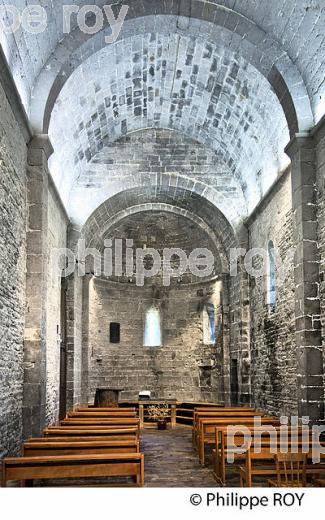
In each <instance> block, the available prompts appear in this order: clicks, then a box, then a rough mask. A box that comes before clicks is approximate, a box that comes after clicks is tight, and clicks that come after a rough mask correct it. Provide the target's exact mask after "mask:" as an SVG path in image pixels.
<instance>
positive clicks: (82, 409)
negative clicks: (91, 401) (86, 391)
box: [72, 406, 137, 413]
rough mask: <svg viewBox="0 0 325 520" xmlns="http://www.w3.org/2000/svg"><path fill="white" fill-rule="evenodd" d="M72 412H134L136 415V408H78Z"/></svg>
mask: <svg viewBox="0 0 325 520" xmlns="http://www.w3.org/2000/svg"><path fill="white" fill-rule="evenodd" d="M72 411H73V412H134V413H136V411H137V410H136V408H134V407H129V408H119V407H115V408H113V407H110V408H99V407H96V408H95V407H94V406H93V407H84V406H80V407H79V406H78V407H77V408H75V409H74V410H72Z"/></svg>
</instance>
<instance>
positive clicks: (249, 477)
mask: <svg viewBox="0 0 325 520" xmlns="http://www.w3.org/2000/svg"><path fill="white" fill-rule="evenodd" d="M312 448H313V446H312V445H310V451H309V454H307V456H308V459H309V463H308V464H307V475H317V476H318V475H319V474H320V473H322V472H325V463H323V462H321V463H317V464H313V463H311V461H310V459H311V454H312ZM320 457H321V460H322V461H324V462H325V454H321V455H320ZM256 462H260V463H262V464H259V465H256ZM276 474H277V470H276V465H275V459H274V452H273V450H271V449H270V446H263V447H262V450H261V453H255V452H254V449H253V448H250V449H249V450H247V452H246V454H245V465H244V466H240V467H239V478H240V486H241V487H252V484H253V477H254V476H259V477H261V476H263V477H265V476H274V475H276Z"/></svg>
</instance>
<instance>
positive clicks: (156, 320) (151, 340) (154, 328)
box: [144, 307, 161, 347]
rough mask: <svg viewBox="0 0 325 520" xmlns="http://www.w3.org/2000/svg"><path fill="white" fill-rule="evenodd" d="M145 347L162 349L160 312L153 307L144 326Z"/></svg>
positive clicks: (148, 312)
mask: <svg viewBox="0 0 325 520" xmlns="http://www.w3.org/2000/svg"><path fill="white" fill-rule="evenodd" d="M144 346H145V347H161V319H160V310H159V309H158V308H156V307H152V308H151V309H149V310H148V311H147V312H146V316H145V324H144Z"/></svg>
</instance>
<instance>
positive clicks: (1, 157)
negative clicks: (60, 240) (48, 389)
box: [0, 86, 27, 458]
mask: <svg viewBox="0 0 325 520" xmlns="http://www.w3.org/2000/svg"><path fill="white" fill-rule="evenodd" d="M26 162H27V150H26V144H25V140H24V137H23V135H22V133H21V130H20V128H19V126H18V123H17V122H16V121H15V118H14V116H13V113H12V111H11V108H10V106H9V104H8V102H7V99H6V97H5V94H4V92H3V90H2V87H1V86H0V458H1V457H2V456H3V455H6V454H16V453H17V452H18V450H19V447H20V444H21V438H22V415H21V409H22V397H23V396H22V389H23V369H22V367H23V337H24V309H25V282H26Z"/></svg>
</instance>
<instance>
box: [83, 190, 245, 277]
mask: <svg viewBox="0 0 325 520" xmlns="http://www.w3.org/2000/svg"><path fill="white" fill-rule="evenodd" d="M140 196H141V198H142V200H141V203H140V204H138V203H137V202H138V201H139V197H140ZM150 210H153V211H154V210H160V211H166V212H171V213H174V214H176V215H181V216H184V217H185V218H187V219H189V220H191V221H192V222H194V223H195V224H196V225H198V226H199V227H200V228H201V229H202V230H203V231H204V232H205V233H206V234H208V235H209V236H210V237H211V238H212V240H213V242H214V243H215V245H216V249H217V250H218V253H219V256H220V263H221V266H222V270H223V272H224V273H228V272H229V257H230V249H231V248H233V247H236V246H237V243H238V239H237V237H236V234H235V232H234V230H233V228H232V226H231V224H230V223H229V221H228V220H227V218H226V217H225V216H224V214H223V213H222V212H221V211H220V209H218V208H217V207H216V206H214V205H213V204H212V203H211V202H209V201H207V200H205V199H204V197H203V196H201V195H197V194H193V192H191V191H189V190H186V189H185V188H182V189H178V192H177V196H176V197H175V189H174V188H173V187H171V186H164V187H163V189H162V190H161V191H160V192H157V190H156V187H155V186H151V189H150V190H148V191H147V193H143V191H142V189H141V188H139V187H138V188H131V189H126V190H125V191H121V192H119V193H117V194H116V195H114V196H113V197H111V198H109V199H107V200H105V201H104V202H103V203H102V204H101V205H99V206H98V207H97V208H96V209H95V211H94V212H93V213H92V214H91V216H90V217H89V218H88V220H87V221H86V222H85V224H84V226H83V227H82V230H81V235H82V237H83V238H84V239H85V241H86V244H87V246H89V247H96V246H100V242H101V240H102V237H103V236H104V234H105V233H106V232H107V230H108V229H109V228H110V227H111V226H112V225H113V224H114V223H116V222H118V221H120V220H121V219H123V218H125V217H126V216H129V215H131V214H135V213H137V212H141V211H150ZM96 237H97V238H96Z"/></svg>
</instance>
